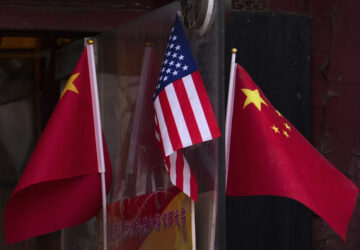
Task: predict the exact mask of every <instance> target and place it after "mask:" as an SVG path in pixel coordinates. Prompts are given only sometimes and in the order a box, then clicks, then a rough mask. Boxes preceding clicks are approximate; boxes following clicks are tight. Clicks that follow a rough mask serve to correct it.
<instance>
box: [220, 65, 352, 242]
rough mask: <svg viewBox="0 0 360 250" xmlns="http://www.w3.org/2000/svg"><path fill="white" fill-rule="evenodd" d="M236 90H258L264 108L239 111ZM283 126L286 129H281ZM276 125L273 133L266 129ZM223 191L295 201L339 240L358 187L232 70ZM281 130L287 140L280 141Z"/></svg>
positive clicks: (240, 104) (240, 100) (240, 99)
mask: <svg viewBox="0 0 360 250" xmlns="http://www.w3.org/2000/svg"><path fill="white" fill-rule="evenodd" d="M242 89H250V90H255V89H258V90H259V93H260V96H261V98H262V99H263V100H264V101H265V102H266V104H267V105H265V104H263V103H262V104H261V110H259V109H258V108H257V107H256V106H255V105H254V103H249V104H248V105H247V106H246V107H244V103H245V100H246V99H247V96H246V95H245V93H244V92H243V90H242ZM285 123H287V124H288V125H289V127H290V128H286V126H285ZM273 126H276V127H277V128H278V129H279V133H275V130H274V129H272V127H273ZM232 128H233V129H232V131H231V142H230V160H229V172H228V183H227V190H226V193H227V195H229V196H247V195H275V196H282V197H287V198H292V199H295V200H297V201H299V202H301V203H303V204H304V205H306V206H307V207H309V208H310V209H311V210H313V211H314V212H315V213H317V214H318V215H319V216H320V217H322V218H323V219H324V220H325V221H326V222H327V223H328V224H329V225H330V226H331V227H332V228H333V229H334V230H335V231H336V232H337V233H338V234H339V235H340V236H341V237H342V238H343V239H344V240H346V234H347V228H348V224H349V221H350V218H351V215H352V213H353V210H354V206H355V203H356V199H357V195H358V188H357V187H356V186H355V185H354V184H353V183H352V182H351V181H350V180H348V179H347V178H346V177H345V176H344V175H343V174H342V173H341V172H339V171H338V170H337V169H336V168H335V167H334V166H333V165H332V164H331V163H329V162H328V161H327V160H326V159H325V158H324V157H323V156H322V155H321V154H320V153H319V152H318V151H317V150H316V149H315V148H314V147H312V146H311V144H310V143H309V142H308V141H307V140H306V139H305V138H304V137H303V136H302V135H301V134H300V133H299V132H298V131H297V130H296V129H295V127H293V126H292V125H291V124H290V123H289V122H288V121H287V120H286V119H285V118H284V117H283V116H280V115H279V114H278V113H277V112H276V109H275V108H274V107H273V106H272V105H271V103H270V102H269V100H267V98H266V97H265V96H264V94H263V93H262V92H261V90H260V89H259V88H258V86H256V84H255V83H254V82H253V81H252V79H251V78H250V76H249V75H248V74H247V73H246V71H245V70H244V69H243V68H242V67H241V66H239V65H238V66H237V69H236V79H235V97H234V114H233V121H232ZM284 131H286V132H287V135H288V136H289V137H286V136H285V134H284Z"/></svg>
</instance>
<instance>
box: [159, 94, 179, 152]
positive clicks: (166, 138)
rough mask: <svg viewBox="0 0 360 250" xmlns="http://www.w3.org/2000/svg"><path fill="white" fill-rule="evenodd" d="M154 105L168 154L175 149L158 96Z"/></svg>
mask: <svg viewBox="0 0 360 250" xmlns="http://www.w3.org/2000/svg"><path fill="white" fill-rule="evenodd" d="M154 105H155V112H156V117H157V119H158V122H159V130H160V134H161V139H162V143H163V146H164V150H165V154H166V155H168V154H171V153H172V152H173V151H174V150H173V147H172V145H171V141H170V137H169V133H168V130H167V127H166V123H165V119H164V114H163V112H162V109H161V105H160V102H159V98H158V97H157V98H156V99H155V102H154Z"/></svg>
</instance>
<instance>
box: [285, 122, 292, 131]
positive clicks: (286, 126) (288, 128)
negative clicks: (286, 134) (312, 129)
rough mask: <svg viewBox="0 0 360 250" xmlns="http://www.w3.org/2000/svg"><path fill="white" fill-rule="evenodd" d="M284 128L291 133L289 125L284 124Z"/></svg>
mask: <svg viewBox="0 0 360 250" xmlns="http://www.w3.org/2000/svg"><path fill="white" fill-rule="evenodd" d="M284 126H285V128H286V129H287V130H289V131H291V127H290V126H289V124H287V123H286V122H284Z"/></svg>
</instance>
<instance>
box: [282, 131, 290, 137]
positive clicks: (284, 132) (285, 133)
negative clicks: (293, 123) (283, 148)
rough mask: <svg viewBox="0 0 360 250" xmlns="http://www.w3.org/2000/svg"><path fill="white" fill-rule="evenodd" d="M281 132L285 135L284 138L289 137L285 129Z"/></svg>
mask: <svg viewBox="0 0 360 250" xmlns="http://www.w3.org/2000/svg"><path fill="white" fill-rule="evenodd" d="M283 134H284V135H285V136H286V138H289V137H290V135H289V134H288V133H287V132H286V131H285V130H283Z"/></svg>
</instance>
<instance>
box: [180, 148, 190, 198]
mask: <svg viewBox="0 0 360 250" xmlns="http://www.w3.org/2000/svg"><path fill="white" fill-rule="evenodd" d="M181 156H182V157H183V158H184V172H183V189H184V193H185V194H187V195H188V196H189V197H191V191H190V190H191V188H192V187H191V183H190V178H191V170H190V167H189V164H188V162H187V160H186V159H185V157H184V155H183V154H181Z"/></svg>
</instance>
